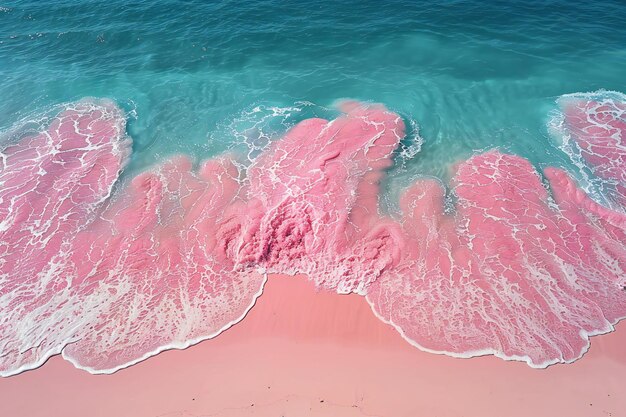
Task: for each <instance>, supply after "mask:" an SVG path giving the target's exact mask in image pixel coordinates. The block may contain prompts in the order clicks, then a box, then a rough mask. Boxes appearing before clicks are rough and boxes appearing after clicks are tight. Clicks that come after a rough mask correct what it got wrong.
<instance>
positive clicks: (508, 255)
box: [0, 102, 626, 375]
mask: <svg viewBox="0 0 626 417" xmlns="http://www.w3.org/2000/svg"><path fill="white" fill-rule="evenodd" d="M107 106H108V107H106V106H105V107H97V106H94V107H91V108H87V107H85V110H82V112H81V111H78V113H77V114H78V116H77V115H75V116H72V115H73V114H74V113H72V111H74V112H76V111H77V110H68V111H67V112H65V113H62V114H61V115H59V116H58V118H57V119H55V121H54V122H53V123H52V124H51V126H50V127H49V128H48V129H47V130H46V131H42V133H41V134H39V135H37V136H36V138H39V139H32V138H27V139H25V140H24V141H23V142H20V144H18V145H15V146H13V147H9V148H7V149H6V150H5V151H4V152H3V154H2V155H3V159H2V161H3V162H4V165H3V170H2V171H0V178H1V179H2V180H4V181H5V184H9V185H10V186H7V187H6V188H5V187H3V188H2V189H0V198H1V199H0V209H4V210H7V213H10V214H12V215H13V216H14V220H12V221H11V222H7V223H2V224H3V225H4V224H7V225H8V227H7V226H3V227H5V228H4V229H1V231H0V233H1V235H0V240H1V241H2V242H3V244H4V246H2V248H3V250H4V251H5V252H4V255H3V256H2V258H0V259H2V264H0V267H1V268H2V269H0V271H2V273H3V275H1V276H2V280H3V284H6V285H5V286H3V287H2V288H3V290H2V291H3V292H2V293H0V296H1V298H0V311H1V312H2V317H3V318H4V324H3V326H2V330H0V372H1V373H2V375H11V374H14V373H18V372H20V371H22V370H24V369H30V368H33V367H35V366H38V365H39V364H41V363H42V362H43V360H45V358H47V357H48V356H50V355H52V354H55V353H58V352H60V351H61V350H62V351H63V355H64V356H65V357H66V358H67V359H69V360H70V361H72V362H73V363H74V364H75V365H76V366H78V367H80V368H83V369H87V370H89V371H90V372H93V373H108V372H113V371H115V370H117V369H120V368H123V367H125V366H128V365H131V364H133V363H136V362H138V361H140V360H143V359H145V358H147V357H149V356H151V355H154V354H156V353H158V352H159V351H162V350H164V349H169V348H184V347H186V346H189V345H190V344H192V343H197V342H199V341H200V340H203V339H206V338H210V337H214V336H216V335H217V334H219V333H220V332H221V331H223V330H225V329H226V328H228V327H229V326H231V325H232V324H234V323H236V322H237V321H239V320H241V319H242V318H243V317H244V316H245V314H246V312H247V311H248V310H249V309H250V308H251V307H252V306H253V304H254V302H255V299H256V298H257V297H258V296H259V295H260V294H261V291H262V288H263V284H264V282H265V274H266V273H268V272H276V273H289V274H296V273H305V274H307V275H308V276H309V277H310V279H312V280H313V281H314V282H315V283H316V284H317V285H318V286H319V287H322V288H327V289H331V290H334V291H337V292H339V293H349V292H356V293H359V294H362V295H366V296H367V299H368V301H369V303H370V304H371V306H372V308H373V310H374V312H375V313H376V314H377V315H378V316H379V317H380V318H381V319H382V320H384V321H386V322H389V323H391V324H392V325H393V326H394V327H395V328H396V329H397V330H398V331H399V332H400V333H401V334H402V335H403V336H404V337H405V338H406V339H407V340H408V341H409V342H411V343H412V344H414V345H416V346H418V347H420V348H422V349H425V350H429V351H433V352H439V353H446V354H450V355H454V356H461V357H468V356H475V355H480V354H495V355H497V356H500V357H503V358H506V359H518V360H524V361H526V362H527V363H528V364H529V365H531V366H534V367H543V366H547V365H549V364H552V363H557V362H571V361H573V360H575V359H577V358H579V357H580V356H581V355H582V354H583V353H584V351H585V350H586V349H587V347H588V338H589V336H591V335H594V334H598V333H604V332H607V331H610V330H611V329H612V325H613V324H614V323H615V322H616V321H617V320H619V319H621V318H623V317H624V316H626V291H624V290H623V288H624V286H626V277H625V275H626V274H625V273H624V271H625V270H626V251H625V248H624V242H626V232H625V230H626V218H625V216H624V214H622V213H621V212H618V211H614V210H611V209H609V208H606V207H603V206H601V205H599V204H597V203H596V202H594V201H593V200H591V199H590V198H588V197H587V195H586V194H585V193H583V192H582V191H581V190H579V189H578V188H577V187H576V185H575V183H574V182H573V180H572V179H571V178H570V177H569V176H568V174H567V173H566V172H565V171H563V170H560V169H557V168H547V169H546V170H545V177H546V179H547V181H548V183H549V186H550V190H548V189H547V188H546V187H545V186H544V184H543V183H542V179H541V177H540V176H539V175H538V173H537V172H536V171H535V170H534V168H533V167H532V166H531V164H530V163H529V162H528V161H526V160H524V159H523V158H520V157H517V156H513V155H507V154H504V153H501V152H499V151H489V152H486V153H483V154H479V155H475V156H474V157H472V158H470V159H469V160H467V161H465V162H462V163H460V164H459V165H458V167H457V172H456V175H455V177H454V184H453V185H454V192H455V195H456V197H457V202H456V207H455V208H456V210H455V213H454V214H447V212H446V211H444V188H443V186H442V185H441V184H440V183H439V182H438V181H435V180H427V179H422V180H418V181H416V182H415V184H413V185H412V186H411V187H409V189H408V190H406V191H405V193H404V195H403V196H402V199H401V207H402V215H401V217H400V218H398V219H394V218H392V217H390V216H385V215H382V214H381V213H380V212H379V206H378V194H379V182H380V180H381V179H382V177H383V175H384V171H385V169H387V168H389V167H390V166H391V164H392V156H393V152H394V151H395V149H396V148H397V146H398V144H399V141H400V139H401V138H402V137H403V136H404V123H403V122H402V119H401V118H400V117H399V116H398V115H397V114H395V113H393V112H390V111H389V110H387V109H386V108H384V107H383V106H380V105H363V104H361V103H356V102H344V103H342V104H341V105H340V110H341V111H342V112H343V114H342V115H340V116H339V117H338V118H337V119H335V120H333V121H326V120H322V119H310V120H305V121H303V122H301V123H300V124H298V125H297V126H295V127H294V128H292V129H291V130H289V131H288V132H287V133H286V135H285V136H284V138H282V139H281V140H278V141H276V142H273V143H272V144H270V146H268V147H267V148H266V149H265V150H264V151H263V152H262V153H261V154H260V155H259V156H258V157H257V158H256V159H255V160H254V161H253V162H252V164H251V166H250V167H249V168H248V169H247V172H246V173H245V174H246V175H245V178H244V175H243V173H242V172H239V170H238V169H237V168H236V166H235V165H234V163H233V162H232V161H231V160H230V159H229V158H227V157H222V158H217V159H213V160H209V161H207V162H205V163H204V164H203V165H202V166H201V167H200V168H199V169H198V170H197V172H196V171H194V170H193V169H192V164H191V162H190V161H189V160H188V159H187V158H185V157H182V156H181V157H175V158H172V159H171V160H169V161H167V162H165V163H163V164H161V165H160V166H158V167H156V168H154V169H153V170H151V171H149V172H145V173H143V174H140V175H138V176H137V177H135V178H134V179H133V180H132V181H131V182H130V183H129V184H127V185H126V186H125V187H123V189H121V190H119V193H117V194H116V197H115V198H112V199H108V200H107V197H108V196H109V193H110V188H111V186H112V184H113V182H114V181H115V180H116V178H117V175H118V173H119V170H120V169H121V167H122V166H123V162H124V160H125V157H126V155H127V153H128V140H127V139H126V138H125V136H124V135H123V119H122V118H121V113H120V112H119V111H118V110H115V108H114V107H112V106H110V105H107ZM76 107H77V108H82V107H80V106H79V105H77V106H76ZM103 109H106V111H105V110H103ZM105 113H106V114H115V115H116V117H112V118H106V117H104V116H103V115H104V114H105ZM72 117H78V118H81V117H82V118H85V120H93V122H84V123H83V124H81V122H79V123H78V124H77V125H76V126H77V128H76V129H77V130H74V128H73V126H74V124H70V125H71V126H72V129H70V128H69V126H70V125H67V124H64V123H67V121H71V120H74V119H72ZM81 120H82V119H81ZM64 121H65V122H64ZM59 126H61V127H62V128H60V127H59ZM81 126H83V127H84V126H91V127H90V128H91V129H92V134H91V136H90V138H91V139H90V140H91V141H96V142H97V143H99V144H100V143H102V147H101V146H100V145H98V146H83V145H84V143H85V138H84V133H83V132H82V131H81V130H80V129H82V128H83V127H81ZM58 132H63V133H62V134H60V133H58ZM584 140H585V139H584V138H583V137H582V136H580V138H579V141H584ZM589 140H591V141H595V140H597V139H596V136H594V137H592V138H591V139H589ZM65 144H71V145H72V146H74V148H80V151H81V152H82V154H81V153H80V152H79V155H80V156H78V157H76V159H71V158H65V157H62V160H63V164H60V165H55V164H52V163H50V164H48V165H46V164H45V163H44V161H46V160H48V159H50V158H52V159H54V158H57V155H58V153H57V152H56V151H55V149H57V148H58V146H61V145H62V147H63V146H67V145H65ZM105 144H108V145H106V146H108V147H109V148H110V149H109V148H107V147H106V146H104V145H105ZM581 147H584V145H581ZM74 148H72V147H71V146H70V147H68V148H67V149H74ZM63 149H65V148H63ZM72 152H73V151H72ZM34 155H36V157H35V156H34ZM67 155H68V156H69V155H70V154H67ZM71 155H73V154H71ZM622 155H623V154H622V153H620V152H617V153H606V152H605V153H603V158H604V159H602V164H614V163H613V162H607V161H608V160H610V159H614V158H621V157H622ZM70 159H71V161H73V162H74V164H70ZM34 160H35V161H37V163H36V164H34V166H33V167H32V168H30V171H26V172H27V175H23V176H22V177H20V176H19V175H18V169H21V168H19V164H22V165H24V166H30V165H33V162H32V161H34ZM66 160H67V161H68V162H65V161H66ZM7 161H8V162H7ZM13 161H14V162H13ZM20 161H21V162H20ZM85 161H92V163H91V165H88V164H86V162H85ZM29 164H30V165H29ZM43 166H46V168H43V169H40V167H43ZM48 166H52V167H54V169H49V168H47V167H48ZM89 166H91V168H89ZM611 166H613V165H611ZM7 167H8V168H7ZM11 167H14V168H11ZM19 172H24V171H19ZM603 172H604V171H603ZM606 172H608V173H607V174H606V175H609V176H614V175H621V172H622V171H620V170H619V169H618V170H612V169H611V170H606ZM20 175H21V174H20ZM57 183H58V186H56V185H55V184H57ZM29 184H32V185H29ZM83 185H84V186H85V187H86V188H83ZM20 187H21V188H20ZM38 187H39V188H38ZM14 190H18V191H14ZM13 196H18V198H13ZM20 199H21V200H20ZM15 201H18V202H20V201H21V203H20V204H18V205H15V203H14V202H15ZM57 201H61V203H59V204H60V206H59V207H62V208H63V209H61V208H58V209H52V208H49V207H50V204H51V203H50V202H55V204H56V202H57ZM63 201H68V203H67V204H65V205H63ZM2 204H4V205H2ZM10 204H12V205H10ZM4 207H7V208H4ZM16 207H23V208H19V209H18V208H16ZM20 210H22V211H20ZM22 212H23V213H25V214H20V213H22ZM42 223H46V224H52V225H56V224H58V225H59V226H53V227H52V228H48V227H46V228H45V230H46V231H47V232H46V233H48V234H46V235H45V236H44V240H40V239H41V238H40V236H43V235H41V233H40V232H39V229H38V227H39V226H40V224H42ZM48 231H49V232H48ZM48 236H49V237H48ZM40 252H41V253H42V254H43V255H42V256H36V254H37V253H40ZM23 253H27V254H29V256H27V257H23V256H21V254H23ZM22 258H25V259H22ZM26 258H27V259H30V260H27V259H26ZM5 259H6V260H5ZM5 289H6V290H5Z"/></svg>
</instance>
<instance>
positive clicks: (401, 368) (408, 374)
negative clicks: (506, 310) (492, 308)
mask: <svg viewBox="0 0 626 417" xmlns="http://www.w3.org/2000/svg"><path fill="white" fill-rule="evenodd" d="M621 327H623V325H621V326H620V325H618V328H617V331H616V332H614V333H612V334H609V335H604V336H599V337H594V338H592V344H591V349H590V351H589V352H588V353H587V354H586V355H585V356H584V357H583V358H582V359H581V360H579V361H578V362H575V363H574V364H571V365H555V366H551V367H549V368H547V369H544V370H537V369H532V368H530V367H528V366H527V365H525V364H523V363H519V362H506V361H503V360H500V359H497V358H494V357H481V358H474V359H454V358H450V357H446V356H440V355H434V354H429V353H425V352H421V351H419V350H418V349H416V348H414V347H411V346H410V345H409V344H408V343H407V342H405V341H404V340H403V339H402V338H401V337H400V335H399V334H397V333H396V331H395V330H393V329H392V328H391V327H390V326H388V325H386V324H384V323H382V322H381V321H380V320H378V319H377V318H376V317H375V316H374V315H373V313H372V312H371V310H370V307H369V306H368V305H367V303H366V301H365V299H364V298H363V297H359V296H356V295H349V296H346V295H337V294H333V293H329V292H317V291H316V290H315V288H314V286H313V284H311V283H310V282H308V281H306V279H302V278H301V277H296V278H293V277H286V276H270V277H269V280H268V282H267V285H266V288H265V291H264V294H263V295H262V296H261V297H260V298H259V300H258V301H257V304H256V306H254V308H253V309H252V310H251V311H250V312H249V314H248V317H246V319H245V320H244V321H242V322H241V323H239V324H237V325H235V326H234V327H233V328H231V329H229V330H227V331H226V332H225V333H223V334H222V335H220V336H219V337H217V338H216V339H213V340H209V341H205V342H202V343H200V344H198V345H196V346H192V347H190V348H188V349H186V350H184V351H168V352H164V353H161V354H159V355H158V356H156V357H154V358H151V359H148V360H146V361H144V362H142V363H139V364H138V365H135V366H132V367H130V368H128V369H124V370H121V371H119V372H117V373H115V374H113V375H97V376H95V375H90V374H89V373H87V372H85V371H81V370H78V369H75V368H74V367H73V366H72V365H71V364H70V363H68V362H66V361H64V360H63V359H62V358H60V357H54V358H52V359H50V360H49V361H48V362H47V363H46V364H45V365H44V366H43V367H41V368H40V369H37V370H34V371H29V372H25V373H23V374H20V375H17V376H14V377H10V378H5V379H0V415H2V416H12V417H18V416H28V417H40V416H41V417H43V416H46V417H56V416H63V417H78V416H80V417H83V416H91V417H100V416H103V417H104V416H106V417H149V416H150V417H208V416H226V417H231V416H232V417H236V416H252V415H254V416H268V417H302V416H338V417H343V416H379V417H382V416H385V417H403V416H406V417H409V416H410V417H422V416H424V417H461V416H463V417H490V416H494V417H495V416H498V417H500V416H509V417H516V416H519V417H528V416H535V417H542V416H550V417H552V416H568V417H576V416H581V417H582V416H584V417H594V416H602V417H612V416H615V417H618V416H620V415H621V414H620V412H623V410H625V409H626V394H625V392H624V388H623V378H624V375H626V350H625V349H624V346H625V345H626V332H624V329H622V328H621ZM620 410H621V411H620Z"/></svg>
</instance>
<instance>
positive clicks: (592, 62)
mask: <svg viewBox="0 0 626 417" xmlns="http://www.w3.org/2000/svg"><path fill="white" fill-rule="evenodd" d="M0 6H1V7H0V76H1V79H2V83H0V129H7V128H8V127H10V126H11V125H13V124H14V123H16V121H18V120H20V119H22V118H24V117H28V116H29V115H32V114H36V113H37V112H41V111H45V110H46V109H48V108H50V107H51V106H54V105H57V104H59V103H63V102H68V101H74V100H78V99H80V98H82V97H85V96H95V97H108V98H111V99H114V100H115V101H116V102H117V103H118V104H119V105H120V106H122V107H123V108H124V109H125V110H126V111H127V112H128V114H129V125H128V130H129V133H130V135H131V136H132V138H133V140H134V149H133V157H132V161H131V166H130V168H129V172H135V171H137V170H139V169H144V168H145V167H147V166H149V165H151V164H153V163H155V162H156V161H159V160H162V159H163V158H164V157H165V156H167V155H170V154H174V153H179V152H184V153H188V154H192V155H194V157H195V158H196V159H201V158H206V157H209V156H212V155H216V154H219V153H222V152H224V151H226V150H228V149H230V148H232V147H237V146H239V145H237V144H238V143H239V142H241V141H242V140H245V141H247V142H249V144H252V145H256V146H262V145H263V144H264V143H265V142H266V141H267V140H268V138H270V139H271V137H273V136H274V135H276V134H277V133H278V132H280V131H283V130H284V129H285V126H289V125H290V124H292V123H294V122H297V121H298V120H301V119H303V118H306V117H310V116H322V117H332V116H333V114H334V111H333V110H332V109H331V106H332V104H333V102H335V101H336V100H338V99H342V98H354V99H359V100H366V101H374V102H382V103H384V104H385V105H387V106H388V107H389V108H390V109H392V110H394V111H396V112H398V113H400V114H401V115H402V116H403V117H404V118H405V120H406V121H407V123H408V124H409V126H410V129H409V130H410V132H409V133H410V137H409V138H408V139H407V140H406V142H407V143H406V145H407V146H408V145H411V141H412V140H416V134H417V127H416V126H419V135H421V137H422V138H423V141H424V142H423V146H422V149H421V152H419V153H418V154H417V155H415V156H413V157H410V158H407V157H404V158H403V159H402V156H399V157H398V158H399V160H400V159H401V161H400V163H398V164H397V168H395V169H394V170H392V173H391V174H392V175H391V181H392V182H397V184H399V185H402V184H406V183H407V182H408V181H409V179H411V178H414V177H415V176H419V175H435V176H438V177H441V178H444V179H446V177H447V176H448V174H449V169H448V167H449V164H451V163H453V162H454V161H457V160H459V159H460V158H466V157H467V156H469V155H470V154H471V153H472V152H474V151H475V150H480V149H486V148H491V147H501V148H502V149H504V150H507V151H510V152H514V153H516V154H519V155H522V156H524V157H526V158H529V159H530V160H531V161H532V162H533V163H534V164H536V165H537V166H538V167H541V166H543V165H545V164H548V163H550V164H553V165H561V166H566V167H568V166H569V165H568V164H569V162H568V159H567V158H566V157H565V155H564V154H563V153H562V152H561V151H560V150H559V149H558V148H557V147H556V146H555V145H554V144H553V143H552V141H551V139H550V137H549V133H548V130H547V128H546V122H547V120H548V117H549V113H550V111H551V110H552V109H554V108H555V103H554V101H555V99H556V98H557V97H558V96H560V95H562V94H565V93H573V92H582V91H593V90H597V89H607V90H619V91H624V90H626V88H625V83H626V77H625V74H626V31H625V30H624V29H623V27H624V22H626V4H625V3H624V2H623V1H621V0H613V1H605V2H571V1H564V0H562V1H525V2H506V1H477V0H469V1H451V0H448V1H429V2H420V1H386V2H377V1H358V2H340V3H337V2H323V1H310V2H298V1H275V0H265V1H255V2H238V1H237V2H236V1H212V2H209V1H178V0H176V1H175V0H161V1H131V2H128V1H121V0H110V1H107V2H97V1H91V0H75V1H70V0H66V1H8V2H3V3H0ZM412 123H414V124H412ZM266 136H267V137H266ZM417 145H418V144H417V143H414V144H413V148H412V149H411V148H410V149H409V151H408V152H405V154H408V155H409V156H411V154H412V153H413V152H411V150H412V151H415V150H417ZM405 156H406V155H405ZM569 167H570V168H572V167H571V166H569ZM392 188H393V187H392Z"/></svg>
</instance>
